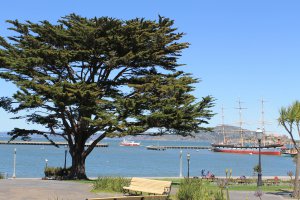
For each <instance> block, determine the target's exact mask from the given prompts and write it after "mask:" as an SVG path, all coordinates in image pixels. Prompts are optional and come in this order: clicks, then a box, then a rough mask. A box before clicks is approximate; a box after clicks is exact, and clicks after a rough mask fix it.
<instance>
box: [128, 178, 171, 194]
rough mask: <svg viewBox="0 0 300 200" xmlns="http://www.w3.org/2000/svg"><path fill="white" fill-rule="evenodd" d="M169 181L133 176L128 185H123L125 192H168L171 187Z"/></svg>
mask: <svg viewBox="0 0 300 200" xmlns="http://www.w3.org/2000/svg"><path fill="white" fill-rule="evenodd" d="M171 184H172V182H171V181H161V180H151V179H145V178H136V177H133V178H132V179H131V181H130V185H129V186H128V187H123V189H124V190H125V192H127V193H128V192H129V191H136V192H146V193H150V194H160V195H162V194H169V193H170V189H171Z"/></svg>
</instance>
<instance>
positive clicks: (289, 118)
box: [278, 101, 300, 197]
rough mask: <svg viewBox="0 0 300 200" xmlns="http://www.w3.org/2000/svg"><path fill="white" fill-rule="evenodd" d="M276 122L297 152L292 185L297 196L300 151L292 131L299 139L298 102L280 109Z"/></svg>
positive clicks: (299, 111) (299, 117)
mask: <svg viewBox="0 0 300 200" xmlns="http://www.w3.org/2000/svg"><path fill="white" fill-rule="evenodd" d="M278 122H279V124H280V125H282V126H283V127H284V129H285V130H286V131H287V132H288V134H289V135H290V137H291V140H292V142H293V144H294V148H295V149H296V150H297V152H298V155H297V162H296V163H297V164H296V173H295V183H294V194H293V195H294V196H297V197H298V196H299V183H298V179H299V168H300V151H299V146H298V145H297V143H296V141H295V135H294V134H295V133H294V132H293V130H295V128H296V130H297V134H298V136H299V137H300V102H299V101H295V102H294V103H293V104H292V105H290V106H288V107H282V108H281V109H280V111H279V118H278Z"/></svg>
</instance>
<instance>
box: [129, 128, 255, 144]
mask: <svg viewBox="0 0 300 200" xmlns="http://www.w3.org/2000/svg"><path fill="white" fill-rule="evenodd" d="M239 129H240V128H239V127H236V126H224V130H225V133H226V137H229V138H233V139H238V138H240V134H239ZM253 133H254V132H253V131H250V130H244V137H245V138H247V137H251V136H253ZM193 135H194V136H195V137H190V136H188V137H182V136H178V135H162V136H149V135H139V136H135V137H134V139H136V140H187V141H188V140H196V141H209V142H219V141H222V140H223V134H222V127H221V126H216V127H215V128H214V129H213V132H198V133H194V134H193Z"/></svg>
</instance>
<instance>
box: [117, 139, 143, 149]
mask: <svg viewBox="0 0 300 200" xmlns="http://www.w3.org/2000/svg"><path fill="white" fill-rule="evenodd" d="M140 145H141V143H140V142H135V141H132V140H126V139H123V141H122V142H120V146H131V147H133V146H140Z"/></svg>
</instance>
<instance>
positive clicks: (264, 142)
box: [260, 98, 266, 146]
mask: <svg viewBox="0 0 300 200" xmlns="http://www.w3.org/2000/svg"><path fill="white" fill-rule="evenodd" d="M265 102H266V101H264V99H263V98H262V99H261V122H260V123H261V130H262V131H263V144H264V146H266V135H265V133H266V132H265V122H266V121H265V111H264V103H265Z"/></svg>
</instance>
